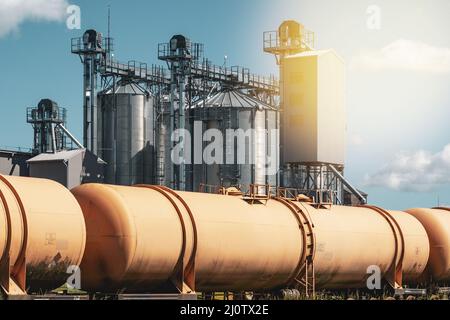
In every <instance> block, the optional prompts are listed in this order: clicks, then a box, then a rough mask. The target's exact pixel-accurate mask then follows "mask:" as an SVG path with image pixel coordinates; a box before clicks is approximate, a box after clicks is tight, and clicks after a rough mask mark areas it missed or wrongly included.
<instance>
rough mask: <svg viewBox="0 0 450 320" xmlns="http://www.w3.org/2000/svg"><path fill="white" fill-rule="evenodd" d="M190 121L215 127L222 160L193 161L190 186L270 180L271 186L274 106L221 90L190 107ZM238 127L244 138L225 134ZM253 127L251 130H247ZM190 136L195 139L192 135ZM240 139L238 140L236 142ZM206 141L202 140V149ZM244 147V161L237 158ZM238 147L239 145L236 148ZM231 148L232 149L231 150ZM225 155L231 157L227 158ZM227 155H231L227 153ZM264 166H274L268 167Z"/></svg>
mask: <svg viewBox="0 0 450 320" xmlns="http://www.w3.org/2000/svg"><path fill="white" fill-rule="evenodd" d="M190 118H191V131H192V121H201V122H202V131H203V132H205V131H206V130H208V129H217V130H219V131H220V132H221V133H222V136H223V155H224V157H223V163H219V164H217V163H216V164H206V163H208V160H211V159H208V155H206V158H205V157H203V163H202V164H194V165H193V169H192V182H191V184H192V186H193V189H194V191H198V190H199V188H200V185H201V184H206V185H211V186H225V187H229V186H241V187H242V188H243V189H246V188H247V187H248V185H250V184H270V185H273V186H275V185H276V183H277V174H276V171H277V169H278V164H279V150H278V148H277V147H276V146H278V143H279V135H278V131H275V130H276V129H278V127H279V125H278V110H277V109H276V108H275V107H272V106H270V105H268V104H266V103H264V102H262V101H260V100H258V99H256V98H255V97H252V96H250V95H247V94H245V93H243V92H241V91H239V90H224V91H222V92H219V93H218V94H216V95H214V96H212V97H211V98H209V99H206V100H205V101H200V102H199V103H197V104H196V105H194V107H193V108H192V109H191V116H190ZM238 129H240V130H241V133H244V135H245V142H244V141H243V140H242V139H241V140H240V139H237V138H235V137H232V136H231V135H227V130H234V132H235V133H236V134H237V133H238V132H237V131H236V130H238ZM251 129H254V130H251ZM193 139H198V138H196V137H195V136H194V135H193ZM239 141H241V142H239ZM209 144H210V142H208V141H206V142H203V151H205V147H206V146H208V145H209ZM244 147H245V161H244V162H243V161H239V159H238V150H240V151H241V152H242V151H243V150H244ZM239 148H240V149H239ZM233 149H234V150H233ZM194 152H195V151H194ZM227 155H229V156H230V159H233V158H234V160H233V161H232V162H231V163H230V162H227V160H226V159H227V158H228V157H227ZM231 155H234V157H233V156H231ZM268 166H271V167H273V168H275V169H274V170H269V168H268Z"/></svg>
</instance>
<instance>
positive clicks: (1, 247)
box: [0, 176, 86, 295]
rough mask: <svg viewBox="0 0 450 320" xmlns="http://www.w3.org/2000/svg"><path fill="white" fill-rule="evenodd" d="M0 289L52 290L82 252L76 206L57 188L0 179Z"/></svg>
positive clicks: (14, 291)
mask: <svg viewBox="0 0 450 320" xmlns="http://www.w3.org/2000/svg"><path fill="white" fill-rule="evenodd" d="M0 198H1V200H0V276H1V277H0V285H1V289H2V290H3V291H4V292H5V293H6V294H7V295H24V294H26V290H27V288H30V291H31V292H33V291H35V290H38V289H39V290H48V289H55V288H57V287H58V286H61V285H63V284H64V283H65V282H66V279H67V278H68V277H69V275H68V274H67V273H66V271H67V268H68V267H69V266H72V265H73V266H78V265H79V264H80V262H81V258H82V256H83V253H84V245H85V240H86V231H85V224H84V219H83V214H82V212H81V209H80V206H79V205H78V203H77V202H76V200H75V198H74V197H73V196H72V194H71V193H70V192H69V191H68V190H67V189H66V188H64V187H63V186H62V185H60V184H58V183H56V182H53V181H50V180H43V179H31V178H21V177H10V176H8V177H7V176H0Z"/></svg>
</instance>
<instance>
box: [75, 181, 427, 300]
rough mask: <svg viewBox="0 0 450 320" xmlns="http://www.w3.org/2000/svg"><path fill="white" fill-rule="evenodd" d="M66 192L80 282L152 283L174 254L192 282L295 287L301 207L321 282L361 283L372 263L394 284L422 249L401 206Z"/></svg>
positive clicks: (95, 285) (143, 190)
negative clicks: (82, 238)
mask: <svg viewBox="0 0 450 320" xmlns="http://www.w3.org/2000/svg"><path fill="white" fill-rule="evenodd" d="M73 193H74V195H75V197H76V198H77V199H78V201H79V202H80V204H81V207H82V209H83V212H84V215H85V219H86V225H87V234H88V241H87V245H86V253H85V256H84V258H83V262H82V265H81V266H82V269H83V270H84V276H83V279H82V280H83V288H84V289H86V290H100V289H102V290H109V291H111V290H119V289H126V290H127V291H131V292H152V291H153V292H154V290H157V289H158V288H160V287H161V285H163V284H164V283H167V282H169V281H170V280H171V279H175V278H176V273H177V266H179V265H180V262H181V261H182V262H183V264H182V265H183V266H184V267H185V270H190V268H189V266H190V267H192V268H193V269H192V270H195V272H194V273H195V277H194V278H195V284H194V285H193V287H195V290H197V291H203V292H208V291H235V292H236V291H247V290H249V291H266V290H274V289H279V288H284V287H288V286H292V285H293V284H294V283H296V281H295V279H297V280H300V279H301V278H302V273H301V272H300V270H301V267H303V266H304V262H305V257H306V255H307V254H309V250H310V247H308V246H309V243H310V242H309V240H308V239H311V234H310V233H309V231H308V230H307V229H305V225H304V223H303V222H304V221H303V220H301V218H299V216H300V213H299V212H301V213H302V216H303V217H308V219H309V220H310V222H311V223H312V224H313V226H314V228H313V237H314V242H313V244H314V246H313V248H314V268H315V278H316V283H317V287H318V288H324V289H346V288H365V287H366V285H367V284H366V281H367V278H368V276H369V274H368V272H369V271H368V270H369V268H370V267H373V266H376V267H378V268H379V270H380V276H382V277H383V278H384V279H386V280H388V281H390V282H391V284H392V285H395V281H398V283H399V284H401V282H402V278H401V277H399V274H402V273H403V282H404V283H408V284H410V283H411V284H414V283H416V282H417V279H418V278H419V277H420V275H421V274H422V273H423V271H424V269H425V266H426V263H427V261H428V257H429V242H428V236H427V233H426V231H425V229H424V228H423V226H422V225H421V224H420V222H419V221H418V220H417V219H415V218H414V217H412V216H410V215H408V214H406V213H404V212H397V211H392V212H388V211H384V210H382V209H379V208H375V207H339V206H332V207H331V208H330V209H316V208H315V207H313V206H311V205H308V204H306V203H303V202H294V201H292V202H289V201H286V200H268V201H267V203H266V202H259V201H255V202H253V204H252V202H251V201H245V200H243V199H242V198H241V197H239V196H237V197H234V196H223V195H213V194H203V193H191V192H176V191H171V190H170V189H167V188H162V187H151V186H140V187H114V186H106V185H84V186H81V187H78V188H76V189H74V190H73ZM211 208H214V210H212V209H211ZM295 208H296V209H295ZM178 271H179V270H178ZM394 271H398V272H397V274H395V273H394ZM186 278H189V277H187V276H186ZM191 285H192V284H191Z"/></svg>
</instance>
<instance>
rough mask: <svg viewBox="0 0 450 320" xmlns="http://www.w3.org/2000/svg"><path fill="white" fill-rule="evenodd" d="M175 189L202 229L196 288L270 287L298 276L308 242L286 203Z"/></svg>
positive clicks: (199, 236) (215, 289)
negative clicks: (255, 200)
mask: <svg viewBox="0 0 450 320" xmlns="http://www.w3.org/2000/svg"><path fill="white" fill-rule="evenodd" d="M176 193H177V194H178V195H179V196H180V197H181V198H182V199H183V200H184V201H185V202H186V204H187V206H188V207H189V208H190V210H191V211H192V214H193V216H194V220H195V225H196V228H197V255H196V261H195V265H196V272H195V273H196V279H197V282H196V288H197V290H199V291H204V292H213V291H226V290H228V291H235V292H239V291H246V290H253V291H258V290H259V291H265V290H270V289H274V288H278V287H282V286H283V285H287V284H288V283H289V282H292V281H293V278H294V277H295V276H296V275H297V273H298V272H299V268H300V266H301V257H302V254H303V244H304V243H303V235H302V233H301V230H300V228H299V223H298V221H297V219H296V217H295V216H294V214H292V212H290V211H289V210H288V209H287V208H286V207H285V205H283V204H282V203H280V202H277V201H268V202H267V204H263V203H261V204H253V205H252V204H250V203H247V202H245V201H244V200H242V199H241V198H240V197H233V196H219V195H213V194H202V193H192V192H176ZM211 208H214V210H211Z"/></svg>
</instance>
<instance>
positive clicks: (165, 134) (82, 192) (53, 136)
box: [0, 21, 450, 298]
mask: <svg viewBox="0 0 450 320" xmlns="http://www.w3.org/2000/svg"><path fill="white" fill-rule="evenodd" d="M314 43H315V35H314V34H313V33H312V32H311V31H308V30H306V29H305V28H304V26H303V25H301V24H300V23H298V22H295V21H285V22H283V23H282V24H281V26H280V28H279V29H278V30H277V31H270V32H266V33H264V43H263V48H264V51H265V52H266V53H269V54H272V55H274V57H275V58H276V62H277V64H278V65H279V68H280V75H279V78H276V77H274V76H270V77H262V76H258V75H254V74H252V73H251V72H250V71H249V69H248V68H245V67H238V66H233V67H225V66H217V65H214V64H212V63H211V62H210V61H209V60H208V59H207V58H206V57H204V46H203V44H201V43H194V42H192V41H191V40H190V39H189V38H187V37H185V36H183V35H174V36H173V37H172V38H171V39H170V40H169V42H167V43H161V44H159V45H158V51H157V57H158V59H159V60H161V61H163V62H164V63H165V64H166V67H162V66H159V65H151V66H149V65H147V64H146V63H143V62H137V61H135V60H130V61H128V62H127V63H122V62H119V61H117V60H116V58H115V57H114V55H113V54H112V52H113V50H114V44H115V43H114V41H113V39H112V38H111V37H109V35H108V37H106V38H104V37H103V35H102V34H101V33H100V32H97V31H96V30H87V31H86V32H85V33H84V35H83V36H82V37H80V38H75V39H72V41H71V53H72V54H74V55H77V56H79V57H80V60H81V62H82V68H83V79H82V81H83V92H82V96H81V98H82V99H80V101H82V105H83V137H82V138H83V139H82V141H83V142H79V141H78V140H77V138H76V137H75V136H74V135H72V134H71V133H70V132H69V130H68V129H67V122H68V121H70V119H67V117H66V112H65V109H64V108H61V107H59V105H58V103H56V102H54V101H52V100H51V99H48V98H46V99H42V100H41V101H40V102H39V103H38V104H37V106H36V107H33V108H29V109H27V121H28V123H30V124H31V125H32V126H33V130H34V137H33V148H32V150H30V152H26V153H23V152H13V151H0V198H1V199H0V200H1V202H0V230H5V232H4V233H2V234H1V237H0V272H1V277H0V285H1V289H2V291H3V293H4V294H5V295H6V296H8V297H11V296H23V295H26V294H27V293H31V294H33V293H36V292H42V291H47V290H51V289H55V288H56V287H58V286H60V285H63V284H64V281H65V277H66V276H67V275H66V270H67V268H68V267H70V266H79V267H80V268H81V270H82V272H83V277H82V289H83V290H84V291H86V292H87V293H89V294H90V295H91V297H93V296H95V295H96V294H97V295H107V296H114V297H119V296H126V295H127V294H139V295H142V297H143V298H145V297H150V296H151V295H152V294H172V295H182V296H187V297H193V296H194V297H196V296H197V293H199V292H202V293H212V292H217V291H220V292H231V293H233V294H236V296H238V294H243V293H244V292H252V293H254V294H260V295H261V296H263V297H265V298H280V294H281V297H283V298H286V297H290V298H296V297H297V298H298V297H299V296H302V297H308V298H313V297H315V295H316V292H317V291H318V290H347V289H361V288H364V287H365V285H366V278H367V268H368V267H369V266H373V265H375V266H378V267H379V268H380V274H381V276H382V278H383V283H384V284H385V285H387V286H389V287H390V288H391V289H393V290H397V291H398V292H405V290H407V289H409V290H410V292H414V289H417V290H419V289H420V290H419V291H418V292H422V291H423V289H424V288H427V287H428V286H431V285H439V286H442V287H444V286H445V284H446V283H448V281H450V263H449V261H450V257H449V252H450V250H449V248H450V243H449V241H448V239H450V235H449V232H450V222H449V217H450V216H449V215H448V211H449V210H448V209H447V208H435V209H414V210H409V211H388V210H384V209H382V208H377V207H374V206H367V205H366V203H367V194H365V193H364V192H362V191H360V190H357V189H356V188H355V187H354V186H352V184H351V183H350V182H349V181H347V180H346V178H345V174H344V173H345V130H346V129H345V128H346V120H345V119H346V112H345V62H344V61H343V59H342V58H341V57H340V56H339V55H338V53H336V52H335V51H334V50H332V49H326V50H316V49H315V47H314ZM274 63H275V62H274ZM80 80H81V79H80ZM205 132H206V133H205ZM239 134H242V135H239ZM199 135H200V143H197V141H198V138H199ZM217 137H221V138H220V139H218V138H217ZM30 139H31V137H30ZM212 146H216V147H215V148H213V147H212ZM240 152H243V154H244V157H242V159H243V160H244V161H240V160H242V159H241V153H240ZM217 159H222V161H219V162H218V161H216V160H217ZM175 160H180V161H175ZM273 167H275V170H273ZM18 176H22V177H18ZM37 178H39V179H37ZM52 180H53V181H52ZM55 181H56V182H59V183H60V184H57V183H55ZM61 184H62V185H63V186H61ZM212 208H213V209H212ZM43 243H45V245H43ZM162 243H163V244H164V246H161V244H162ZM442 247H443V248H445V250H440V249H439V248H442ZM367 248H372V249H373V250H367ZM411 288H412V289H411ZM27 289H28V291H27ZM397 291H396V292H397ZM118 292H120V294H119V293H118Z"/></svg>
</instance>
